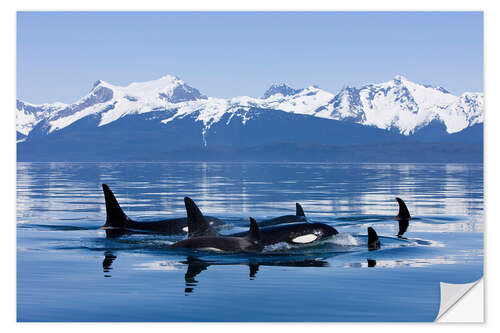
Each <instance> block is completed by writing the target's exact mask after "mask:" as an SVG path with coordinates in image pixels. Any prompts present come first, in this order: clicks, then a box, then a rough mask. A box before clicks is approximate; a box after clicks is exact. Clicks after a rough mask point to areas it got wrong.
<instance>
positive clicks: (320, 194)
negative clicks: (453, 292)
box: [17, 163, 483, 321]
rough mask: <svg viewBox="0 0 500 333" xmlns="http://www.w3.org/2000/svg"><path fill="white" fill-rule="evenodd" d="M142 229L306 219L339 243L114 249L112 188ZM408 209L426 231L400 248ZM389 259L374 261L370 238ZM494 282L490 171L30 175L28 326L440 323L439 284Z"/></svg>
mask: <svg viewBox="0 0 500 333" xmlns="http://www.w3.org/2000/svg"><path fill="white" fill-rule="evenodd" d="M102 183H106V184H108V185H109V186H110V187H111V188H112V189H113V191H114V192H115V194H116V196H117V199H118V201H119V202H120V204H121V205H122V208H124V210H125V211H126V213H127V214H128V215H129V216H130V217H131V218H134V219H136V220H139V221H141V220H144V221H146V220H155V219H162V218H166V217H175V216H185V209H184V203H183V197H184V196H189V197H191V198H192V199H194V200H195V201H196V202H197V204H198V205H199V207H200V209H201V210H202V211H203V212H204V213H205V214H207V215H212V216H217V217H220V218H222V219H223V220H224V221H226V222H227V225H226V228H225V229H224V230H223V232H225V233H226V232H227V233H230V232H233V231H242V230H246V229H247V228H248V222H247V221H248V217H249V216H252V217H255V218H258V219H263V218H266V217H274V216H278V215H285V214H293V213H294V211H295V202H300V203H301V204H302V206H303V207H304V210H305V212H306V215H307V217H308V219H309V221H318V222H323V223H328V224H330V225H332V226H334V227H335V228H336V229H337V230H338V231H339V232H340V234H339V235H336V236H334V238H332V239H331V240H329V241H326V242H324V243H322V244H319V245H315V246H301V247H290V246H287V245H284V244H280V245H278V246H273V247H270V248H266V249H265V251H264V252H263V253H260V254H257V255H248V254H227V255H224V254H214V253H209V252H187V251H182V250H178V249H176V250H175V251H174V250H173V249H169V248H168V245H169V244H171V243H172V242H174V241H176V240H178V239H180V237H172V236H160V235H129V236H126V237H122V238H119V239H106V238H105V234H104V232H103V231H102V230H98V228H99V227H100V226H102V225H103V224H104V221H105V216H106V215H105V206H104V197H103V194H102V191H101V184H102ZM396 196H399V197H401V198H403V199H404V200H405V201H406V203H407V205H408V208H409V210H410V213H411V214H412V216H413V217H415V219H413V220H410V227H409V228H408V231H407V232H406V234H405V236H406V237H407V238H408V239H397V238H396V237H395V236H394V235H396V233H397V231H398V225H397V221H395V220H393V219H392V218H391V217H392V216H394V215H396V214H397V211H398V205H397V203H396V201H395V200H394V197H396ZM368 226H371V227H374V228H375V229H376V230H377V233H378V234H379V236H380V239H381V242H382V248H381V249H380V250H377V251H368V250H367V248H366V228H367V227H368ZM482 274H483V167H482V165H480V164H467V165H462V164H314V163H311V164H310V163H18V165H17V315H18V320H19V321H432V320H434V319H435V317H436V315H437V313H438V310H439V301H440V295H439V282H448V283H468V282H472V281H475V280H477V279H479V278H480V277H481V276H482Z"/></svg>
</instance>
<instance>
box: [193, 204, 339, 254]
mask: <svg viewBox="0 0 500 333" xmlns="http://www.w3.org/2000/svg"><path fill="white" fill-rule="evenodd" d="M184 200H185V203H186V209H187V210H188V209H192V210H194V209H195V208H196V210H197V211H198V212H199V214H201V217H197V219H195V221H196V223H198V224H199V225H196V226H193V228H196V229H195V230H194V231H191V228H192V227H191V225H189V216H190V215H189V210H188V225H189V235H191V234H192V233H196V236H214V235H218V234H217V232H216V231H215V230H214V229H213V228H212V226H210V225H208V224H207V223H205V222H204V219H203V214H202V213H201V211H199V209H198V207H196V204H195V203H194V202H193V201H192V200H191V199H189V198H186V199H184ZM186 200H187V201H186ZM191 205H193V207H190V206H191ZM250 221H251V223H250V230H252V221H254V222H255V220H254V219H253V218H251V219H250ZM200 230H201V231H200ZM259 231H260V244H262V245H263V246H267V245H273V244H277V243H281V242H287V243H290V244H308V243H313V242H315V241H320V240H323V239H325V238H328V237H331V236H333V235H336V234H338V231H337V230H335V228H333V227H331V226H329V225H327V224H324V223H307V222H303V223H289V224H282V225H275V226H270V227H263V228H261V227H260V226H259ZM228 236H230V237H233V238H234V237H240V238H241V237H247V232H238V233H234V234H230V235H228ZM190 237H193V236H190Z"/></svg>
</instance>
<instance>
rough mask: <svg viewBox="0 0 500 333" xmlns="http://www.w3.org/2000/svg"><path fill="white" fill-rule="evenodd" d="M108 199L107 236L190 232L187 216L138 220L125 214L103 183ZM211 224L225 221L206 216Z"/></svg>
mask: <svg viewBox="0 0 500 333" xmlns="http://www.w3.org/2000/svg"><path fill="white" fill-rule="evenodd" d="M102 190H103V192H104V199H105V201H106V224H104V226H102V227H101V229H104V230H106V236H107V237H117V236H120V235H123V234H127V233H141V232H147V233H160V234H166V235H183V234H184V235H185V234H187V232H188V223H187V218H186V217H179V218H171V219H165V220H161V221H149V222H137V221H134V220H132V219H131V218H129V217H128V216H127V214H125V213H124V212H123V210H122V208H121V207H120V205H119V204H118V201H117V200H116V198H115V195H114V194H113V192H112V191H111V189H110V188H109V186H108V185H106V184H102ZM205 219H206V220H207V223H209V224H210V225H211V226H220V225H223V224H224V222H223V221H222V220H219V219H218V218H215V217H211V216H206V217H205Z"/></svg>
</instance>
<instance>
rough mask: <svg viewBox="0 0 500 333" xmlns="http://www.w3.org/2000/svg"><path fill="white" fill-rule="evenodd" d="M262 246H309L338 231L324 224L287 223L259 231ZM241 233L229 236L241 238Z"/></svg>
mask: <svg viewBox="0 0 500 333" xmlns="http://www.w3.org/2000/svg"><path fill="white" fill-rule="evenodd" d="M260 234H261V237H262V244H264V246H268V245H273V244H277V243H282V242H286V243H289V244H310V243H313V242H316V241H321V240H324V239H326V238H329V237H331V236H333V235H336V234H338V231H337V230H336V229H335V228H333V227H331V226H329V225H328V224H324V223H307V222H303V223H289V224H283V225H276V226H271V227H264V228H261V229H260ZM242 235H243V233H241V232H239V233H235V234H231V236H237V237H241V236H242Z"/></svg>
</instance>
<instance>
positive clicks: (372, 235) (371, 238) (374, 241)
mask: <svg viewBox="0 0 500 333" xmlns="http://www.w3.org/2000/svg"><path fill="white" fill-rule="evenodd" d="M367 244H368V250H369V251H373V250H378V249H380V240H379V239H378V235H377V233H376V232H375V229H373V228H372V227H368V243H367Z"/></svg>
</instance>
